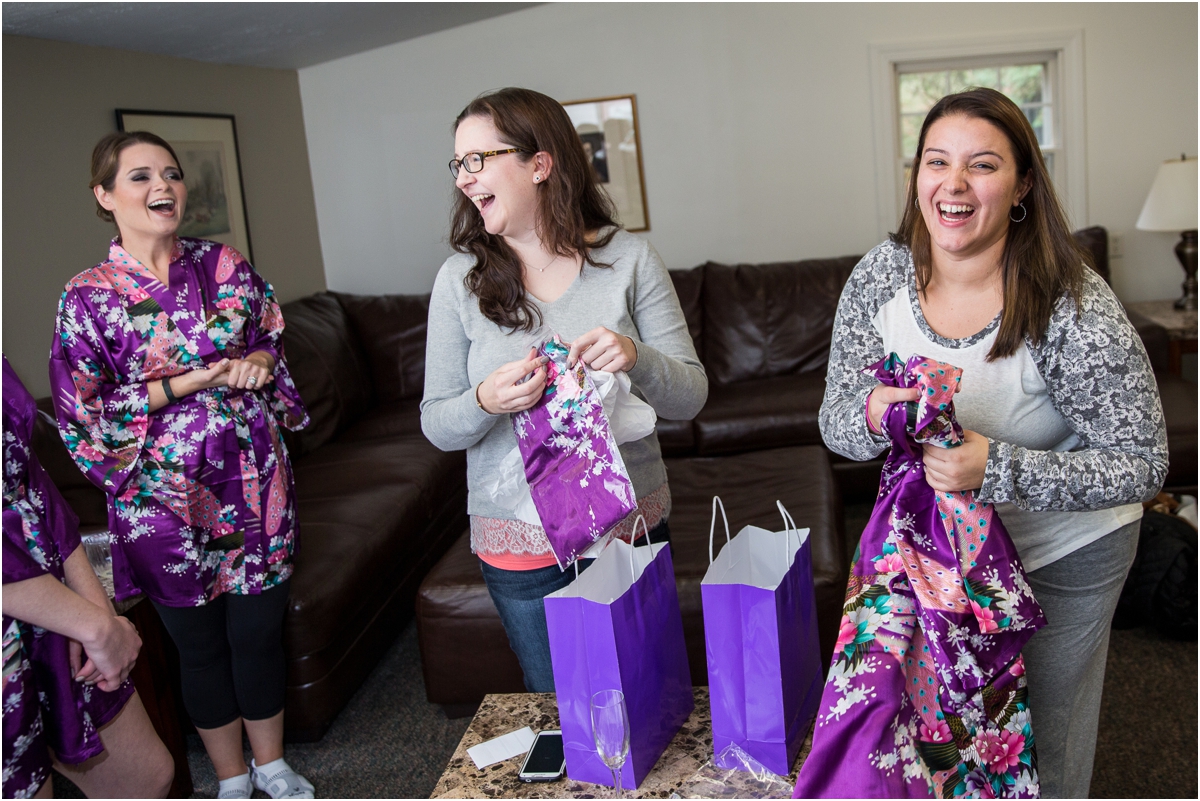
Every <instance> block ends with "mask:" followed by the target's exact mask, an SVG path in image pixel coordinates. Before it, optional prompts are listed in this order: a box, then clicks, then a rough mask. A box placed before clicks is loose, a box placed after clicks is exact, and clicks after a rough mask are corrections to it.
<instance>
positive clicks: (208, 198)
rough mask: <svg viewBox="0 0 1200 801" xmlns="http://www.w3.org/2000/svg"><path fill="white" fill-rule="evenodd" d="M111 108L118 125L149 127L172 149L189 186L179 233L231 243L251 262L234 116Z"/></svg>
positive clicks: (122, 127) (122, 128)
mask: <svg viewBox="0 0 1200 801" xmlns="http://www.w3.org/2000/svg"><path fill="white" fill-rule="evenodd" d="M116 113H117V130H120V131H149V132H150V133H153V134H157V135H158V136H161V137H162V138H163V139H165V140H167V142H169V143H170V144H171V147H173V148H175V153H176V154H177V155H178V156H179V160H180V164H179V166H180V167H181V168H182V169H183V182H184V184H185V185H186V186H187V190H188V200H187V205H186V206H185V207H184V217H183V221H182V222H181V223H180V225H179V231H178V233H179V236H191V237H196V238H198V239H211V240H213V241H214V242H220V243H222V244H225V245H231V246H233V247H234V248H237V249H238V250H239V251H241V253H242V255H243V256H245V257H246V259H247V260H249V261H250V262H251V263H253V262H254V255H253V253H252V252H251V249H250V223H249V221H248V220H247V219H246V203H245V192H244V191H243V188H242V161H241V154H240V153H239V151H238V139H237V124H236V122H235V121H234V118H233V115H232V114H202V113H193V112H186V111H146V110H140V109H123V108H119V109H117V112H116Z"/></svg>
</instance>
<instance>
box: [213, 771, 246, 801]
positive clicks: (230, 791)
mask: <svg viewBox="0 0 1200 801" xmlns="http://www.w3.org/2000/svg"><path fill="white" fill-rule="evenodd" d="M253 792H254V787H253V786H252V785H251V784H250V771H246V772H245V773H243V774H242V775H241V776H232V777H230V778H228V779H222V780H221V786H220V789H219V790H218V791H217V798H250V796H251V794H252V793H253Z"/></svg>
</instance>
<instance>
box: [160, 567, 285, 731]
mask: <svg viewBox="0 0 1200 801" xmlns="http://www.w3.org/2000/svg"><path fill="white" fill-rule="evenodd" d="M287 601H288V582H286V581H285V582H284V583H283V584H280V585H279V586H277V587H272V588H271V589H269V590H267V591H266V592H263V593H261V594H259V595H233V594H231V593H227V592H226V593H222V594H220V595H218V596H217V597H216V598H215V599H214V600H212V601H209V602H208V603H206V604H205V605H204V606H187V607H176V606H163V605H162V604H160V603H157V602H155V603H154V608H155V609H156V610H158V616H159V617H160V618H162V622H163V625H164V626H165V627H166V629H167V631H168V632H169V633H170V635H171V639H173V640H174V641H175V647H176V648H178V649H179V672H180V674H181V676H182V679H183V705H184V707H186V708H187V711H188V715H189V716H190V717H191V718H192V723H193V724H195V726H196V728H198V729H216V728H219V727H221V726H224V725H226V724H228V723H232V722H233V721H235V720H237V719H238V718H239V717H241V718H245V719H246V720H266V719H267V718H272V717H274V716H275V715H277V714H279V713H280V712H281V711H283V696H284V682H285V680H286V678H287V664H286V661H285V658H284V655H283V615H284V612H286V611H287Z"/></svg>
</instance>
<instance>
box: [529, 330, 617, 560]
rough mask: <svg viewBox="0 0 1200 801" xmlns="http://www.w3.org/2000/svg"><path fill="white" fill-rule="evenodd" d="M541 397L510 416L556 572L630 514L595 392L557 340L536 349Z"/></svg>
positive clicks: (609, 432)
mask: <svg viewBox="0 0 1200 801" xmlns="http://www.w3.org/2000/svg"><path fill="white" fill-rule="evenodd" d="M538 352H539V353H540V354H541V355H543V356H546V357H547V358H548V359H549V362H548V363H547V364H546V370H547V382H546V391H545V393H544V394H543V395H542V398H541V400H539V401H538V402H537V404H536V405H535V406H533V408H531V409H528V410H526V411H524V412H519V413H518V414H515V415H513V417H512V426H513V432H514V433H515V434H516V436H517V446H518V447H519V448H520V449H521V459H522V461H523V462H524V464H525V478H526V480H527V481H528V482H529V492H530V495H531V496H532V497H533V505H534V507H535V508H536V509H537V512H538V516H539V517H540V518H541V521H542V528H544V529H545V530H546V539H548V540H549V541H550V548H551V550H552V551H553V552H554V558H555V559H557V560H558V566H559V568H561V569H564V570H565V569H566V567H567V566H568V565H569V564H571V563H572V562H573V561H575V560H576V559H577V558H578V557H579V555H580V554H581V553H583V552H584V551H586V550H587V549H588V548H589V547H590V546H591V545H592V544H593V543H594V542H596V541H597V540H598V539H600V537H602V536H603V535H604V534H606V533H607V532H608V531H609V529H611V528H612V527H613V526H615V525H616V524H617V523H619V522H620V521H621V520H623V519H624V518H625V516H626V515H628V514H629V513H630V512H632V511H633V510H634V509H636V508H637V500H636V498H635V496H634V492H633V483H632V482H631V481H630V480H629V472H628V471H627V470H626V469H625V462H624V461H622V460H621V451H620V450H618V449H617V443H616V440H614V439H613V435H612V430H611V429H610V428H609V425H608V418H607V417H606V416H605V414H604V406H603V404H602V402H601V397H600V393H599V391H598V390H597V389H596V385H595V384H594V383H593V382H592V379H591V377H590V376H589V375H588V373H587V370H586V368H585V367H584V366H583V363H582V362H580V363H578V364H576V365H575V367H574V368H570V367H568V366H567V355H568V353H569V352H570V348H568V347H567V346H566V345H565V344H563V342H562V340H560V339H559V338H558V337H557V336H556V337H553V338H551V339H549V340H547V341H546V342H543V343H542V345H541V347H539V348H538Z"/></svg>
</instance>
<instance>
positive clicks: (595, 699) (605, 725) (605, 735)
mask: <svg viewBox="0 0 1200 801" xmlns="http://www.w3.org/2000/svg"><path fill="white" fill-rule="evenodd" d="M591 707H592V736H593V737H594V738H595V740H596V753H597V754H599V755H600V759H601V760H602V761H603V762H604V764H605V765H608V769H609V770H611V771H612V775H613V798H620V797H621V769H622V768H623V767H625V758H626V757H627V756H629V712H628V711H627V710H626V709H625V695H624V693H622V692H621V691H620V690H601V691H600V692H598V693H595V694H593V695H592V701H591Z"/></svg>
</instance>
